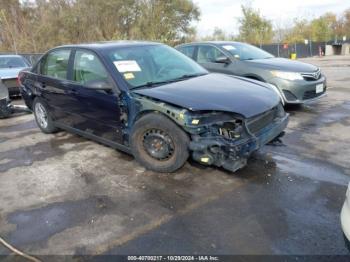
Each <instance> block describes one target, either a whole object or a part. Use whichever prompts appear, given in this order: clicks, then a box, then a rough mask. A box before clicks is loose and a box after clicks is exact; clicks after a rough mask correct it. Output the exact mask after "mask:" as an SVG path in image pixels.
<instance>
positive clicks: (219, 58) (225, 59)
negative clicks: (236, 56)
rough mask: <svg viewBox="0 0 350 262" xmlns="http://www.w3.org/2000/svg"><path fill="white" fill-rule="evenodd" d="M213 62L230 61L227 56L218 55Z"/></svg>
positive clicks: (222, 62) (227, 62)
mask: <svg viewBox="0 0 350 262" xmlns="http://www.w3.org/2000/svg"><path fill="white" fill-rule="evenodd" d="M215 63H220V64H229V63H231V60H230V58H228V57H227V56H220V57H218V58H216V60H215Z"/></svg>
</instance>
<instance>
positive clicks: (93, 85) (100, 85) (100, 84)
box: [85, 80, 113, 91]
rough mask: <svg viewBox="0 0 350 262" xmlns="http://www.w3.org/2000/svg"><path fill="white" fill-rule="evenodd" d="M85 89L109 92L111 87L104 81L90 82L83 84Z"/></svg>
mask: <svg viewBox="0 0 350 262" xmlns="http://www.w3.org/2000/svg"><path fill="white" fill-rule="evenodd" d="M85 85H86V87H87V88H90V89H95V90H104V91H109V90H112V88H113V87H112V85H111V83H109V82H108V81H106V80H92V81H89V82H87V83H85Z"/></svg>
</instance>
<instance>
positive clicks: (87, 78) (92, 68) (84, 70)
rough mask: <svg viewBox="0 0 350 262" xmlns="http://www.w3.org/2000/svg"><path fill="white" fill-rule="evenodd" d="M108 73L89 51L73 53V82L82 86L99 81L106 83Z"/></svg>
mask: <svg viewBox="0 0 350 262" xmlns="http://www.w3.org/2000/svg"><path fill="white" fill-rule="evenodd" d="M108 79H109V78H108V73H107V71H106V69H105V67H104V65H103V64H102V63H101V61H100V59H99V58H98V57H97V56H96V54H94V53H92V52H90V51H85V50H83V51H81V50H78V51H76V53H75V59H74V67H73V80H74V81H76V82H79V83H81V84H82V85H86V86H89V85H90V84H92V83H94V82H97V81H101V82H106V83H107V82H108V81H109V80H108Z"/></svg>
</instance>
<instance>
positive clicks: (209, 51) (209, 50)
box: [197, 46, 225, 63]
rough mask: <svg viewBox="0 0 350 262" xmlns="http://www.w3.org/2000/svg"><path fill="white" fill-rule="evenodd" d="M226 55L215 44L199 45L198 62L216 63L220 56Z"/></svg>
mask: <svg viewBox="0 0 350 262" xmlns="http://www.w3.org/2000/svg"><path fill="white" fill-rule="evenodd" d="M223 56H225V55H224V54H223V53H222V52H221V51H220V50H219V49H217V48H215V47H213V46H199V47H198V55H197V62H198V63H215V62H216V60H217V59H218V58H219V57H223Z"/></svg>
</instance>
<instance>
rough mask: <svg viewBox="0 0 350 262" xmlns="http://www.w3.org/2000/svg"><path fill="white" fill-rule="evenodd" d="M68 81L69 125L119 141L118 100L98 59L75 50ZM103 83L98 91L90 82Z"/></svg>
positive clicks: (116, 93)
mask: <svg viewBox="0 0 350 262" xmlns="http://www.w3.org/2000/svg"><path fill="white" fill-rule="evenodd" d="M70 78H71V80H72V82H71V84H70V85H69V88H68V90H67V92H68V93H69V95H70V96H71V97H72V98H73V99H74V105H72V106H71V107H70V109H71V112H70V114H71V115H72V117H71V119H72V120H73V122H72V123H71V126H72V127H73V128H75V129H78V130H80V131H83V132H85V133H88V134H91V135H95V136H98V137H100V138H103V139H108V140H111V141H113V142H119V143H121V142H122V132H121V122H120V106H119V97H118V92H117V88H116V86H115V83H114V82H113V80H112V79H111V77H110V76H109V74H108V72H107V69H106V68H105V66H104V65H103V63H102V62H101V60H100V59H99V57H98V56H97V55H96V54H95V53H94V52H91V51H89V50H85V49H81V50H79V49H78V50H76V51H75V54H74V62H73V68H72V72H71V75H70ZM96 82H101V83H106V86H110V87H112V88H111V89H101V88H96V87H94V86H92V83H96Z"/></svg>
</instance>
